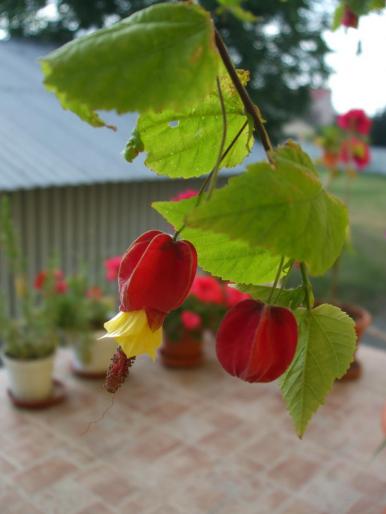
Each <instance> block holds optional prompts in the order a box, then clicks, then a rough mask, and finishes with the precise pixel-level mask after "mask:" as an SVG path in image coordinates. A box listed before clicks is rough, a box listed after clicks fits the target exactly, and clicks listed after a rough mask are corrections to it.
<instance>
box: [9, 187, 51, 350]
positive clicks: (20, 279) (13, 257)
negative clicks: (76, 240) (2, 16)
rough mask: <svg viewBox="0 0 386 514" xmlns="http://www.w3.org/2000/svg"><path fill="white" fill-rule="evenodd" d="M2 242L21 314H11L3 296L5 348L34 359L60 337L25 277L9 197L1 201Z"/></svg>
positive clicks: (44, 305)
mask: <svg viewBox="0 0 386 514" xmlns="http://www.w3.org/2000/svg"><path fill="white" fill-rule="evenodd" d="M0 244H1V250H2V251H3V252H4V254H5V256H6V257H7V260H8V263H9V265H10V267H11V269H12V275H13V279H14V282H15V291H16V296H17V300H18V311H19V316H18V318H12V317H11V316H10V314H9V312H8V309H7V306H6V304H5V301H4V299H2V301H1V302H0V339H1V340H2V351H3V353H4V354H5V355H7V356H8V357H10V358H13V359H21V360H33V359H41V358H44V357H47V356H49V355H51V354H53V353H54V351H55V349H56V347H57V343H58V339H57V336H56V332H55V328H54V326H55V325H54V320H53V317H52V315H51V310H50V308H49V304H48V303H47V302H40V304H39V303H38V301H37V298H36V295H34V294H33V291H31V290H30V288H29V287H28V284H27V281H26V279H25V269H24V262H23V259H22V257H21V251H20V247H19V244H18V241H17V238H16V234H15V229H14V226H13V224H12V221H11V210H10V205H9V201H8V198H6V197H3V198H2V201H1V205H0Z"/></svg>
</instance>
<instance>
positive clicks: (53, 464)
mask: <svg viewBox="0 0 386 514" xmlns="http://www.w3.org/2000/svg"><path fill="white" fill-rule="evenodd" d="M74 471H76V467H75V466H74V465H73V464H72V463H71V462H68V461H67V460H64V459H59V458H58V459H55V458H48V459H46V460H44V461H42V462H41V463H39V464H36V465H35V466H32V467H30V468H29V469H27V470H25V471H23V472H21V473H18V474H17V475H15V483H16V484H18V485H20V486H21V487H22V488H23V489H24V490H25V491H27V492H29V493H33V492H36V491H39V490H40V489H43V488H44V487H48V486H50V485H52V484H54V483H55V482H56V481H58V480H61V479H62V478H64V477H65V476H66V475H69V474H70V473H73V472H74Z"/></svg>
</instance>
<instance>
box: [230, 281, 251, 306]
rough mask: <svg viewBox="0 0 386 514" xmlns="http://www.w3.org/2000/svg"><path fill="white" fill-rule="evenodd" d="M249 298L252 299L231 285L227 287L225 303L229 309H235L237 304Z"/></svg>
mask: <svg viewBox="0 0 386 514" xmlns="http://www.w3.org/2000/svg"><path fill="white" fill-rule="evenodd" d="M248 298H250V296H249V294H247V293H242V292H241V291H239V290H238V289H236V288H235V287H233V286H231V285H229V284H227V285H226V286H225V303H226V305H227V306H228V307H233V306H234V305H236V304H237V303H239V302H241V301H242V300H247V299H248Z"/></svg>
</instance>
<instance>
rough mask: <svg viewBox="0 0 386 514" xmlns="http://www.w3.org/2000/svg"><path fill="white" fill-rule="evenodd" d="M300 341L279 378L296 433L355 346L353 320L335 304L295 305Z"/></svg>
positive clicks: (343, 368)
mask: <svg viewBox="0 0 386 514" xmlns="http://www.w3.org/2000/svg"><path fill="white" fill-rule="evenodd" d="M296 315H297V319H298V324H299V341H298V348H297V351H296V355H295V358H294V360H293V362H292V364H291V366H290V367H289V369H288V370H287V371H286V373H285V374H284V375H283V376H282V378H281V379H280V387H281V392H282V394H283V398H284V400H285V402H286V404H287V407H288V410H289V412H290V414H291V416H292V419H293V421H294V423H295V427H296V431H297V433H298V434H299V436H302V435H303V434H304V432H305V429H306V427H307V424H308V422H309V421H310V419H311V417H312V416H313V414H314V413H315V412H316V410H317V409H318V408H319V407H320V405H322V404H323V403H324V400H325V398H326V396H327V394H328V392H329V391H330V390H331V388H332V386H333V384H334V381H335V380H336V379H337V378H340V377H342V376H343V375H344V374H345V373H346V371H347V369H348V367H349V365H350V363H351V362H352V360H353V355H354V351H355V346H356V335H355V330H354V321H353V320H352V319H351V318H350V317H349V316H348V315H347V314H345V313H344V312H343V311H341V310H340V309H339V308H338V307H334V306H333V305H327V304H324V305H319V307H316V308H315V309H313V310H311V311H307V310H306V309H298V311H297V313H296Z"/></svg>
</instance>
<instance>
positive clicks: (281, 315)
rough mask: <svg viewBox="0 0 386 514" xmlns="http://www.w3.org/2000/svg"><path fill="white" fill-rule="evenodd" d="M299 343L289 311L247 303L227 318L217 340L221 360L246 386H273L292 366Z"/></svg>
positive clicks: (236, 308)
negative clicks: (247, 383)
mask: <svg viewBox="0 0 386 514" xmlns="http://www.w3.org/2000/svg"><path fill="white" fill-rule="evenodd" d="M297 340H298V329H297V323H296V319H295V316H294V315H293V314H292V312H291V311H290V310H289V309H285V308H284V307H274V306H270V305H265V304H263V303H262V302H259V301H255V300H244V301H242V302H240V303H238V304H237V305H236V306H235V307H232V308H231V309H230V310H229V311H228V313H227V314H226V316H225V317H224V319H223V321H222V323H221V325H220V328H219V330H218V333H217V337H216V351H217V358H218V360H219V361H220V363H221V365H222V366H223V368H224V369H225V371H227V372H228V373H229V374H231V375H233V376H236V377H239V378H241V379H242V380H245V381H246V382H271V381H272V380H275V379H276V378H278V377H280V375H282V374H283V373H284V372H285V371H286V369H287V368H288V367H289V365H290V364H291V362H292V360H293V358H294V356H295V352H296V345H297Z"/></svg>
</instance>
